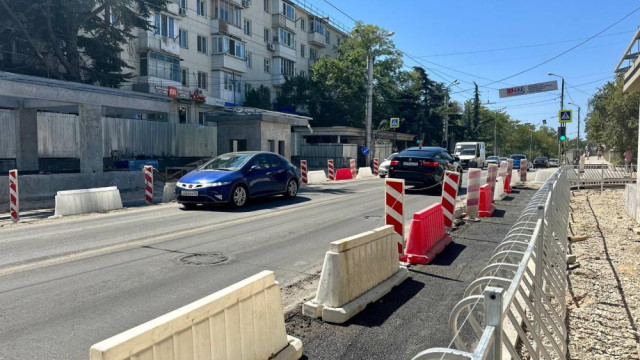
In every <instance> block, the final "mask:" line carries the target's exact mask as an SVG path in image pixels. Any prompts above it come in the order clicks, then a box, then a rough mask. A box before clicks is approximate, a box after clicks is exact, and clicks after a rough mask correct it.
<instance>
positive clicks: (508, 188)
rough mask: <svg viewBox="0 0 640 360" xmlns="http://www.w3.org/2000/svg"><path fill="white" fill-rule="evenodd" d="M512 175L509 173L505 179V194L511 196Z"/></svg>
mask: <svg viewBox="0 0 640 360" xmlns="http://www.w3.org/2000/svg"><path fill="white" fill-rule="evenodd" d="M511 174H512V173H507V177H506V178H505V179H504V193H505V194H511Z"/></svg>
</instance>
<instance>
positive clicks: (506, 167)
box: [498, 161, 509, 181]
mask: <svg viewBox="0 0 640 360" xmlns="http://www.w3.org/2000/svg"><path fill="white" fill-rule="evenodd" d="M508 170H509V163H508V162H506V161H502V162H500V170H499V171H498V176H499V177H501V178H502V180H503V181H504V180H506V179H507V171H508Z"/></svg>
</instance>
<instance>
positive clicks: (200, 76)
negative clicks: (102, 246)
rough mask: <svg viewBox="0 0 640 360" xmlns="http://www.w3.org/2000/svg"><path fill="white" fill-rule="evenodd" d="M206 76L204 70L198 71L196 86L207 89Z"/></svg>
mask: <svg viewBox="0 0 640 360" xmlns="http://www.w3.org/2000/svg"><path fill="white" fill-rule="evenodd" d="M207 77H208V74H207V73H206V72H202V71H198V87H199V88H200V89H205V90H207V89H208V87H207Z"/></svg>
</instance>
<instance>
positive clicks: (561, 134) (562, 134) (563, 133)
mask: <svg viewBox="0 0 640 360" xmlns="http://www.w3.org/2000/svg"><path fill="white" fill-rule="evenodd" d="M558 140H560V141H566V140H567V128H566V127H564V126H560V127H559V128H558Z"/></svg>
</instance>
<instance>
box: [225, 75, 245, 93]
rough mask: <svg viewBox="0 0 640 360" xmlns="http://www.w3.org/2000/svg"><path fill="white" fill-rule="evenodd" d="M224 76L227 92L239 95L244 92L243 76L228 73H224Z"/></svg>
mask: <svg viewBox="0 0 640 360" xmlns="http://www.w3.org/2000/svg"><path fill="white" fill-rule="evenodd" d="M222 74H223V75H222V79H223V87H224V89H225V90H228V91H235V92H237V93H241V92H242V76H240V75H235V74H229V73H226V72H223V73H222Z"/></svg>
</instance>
